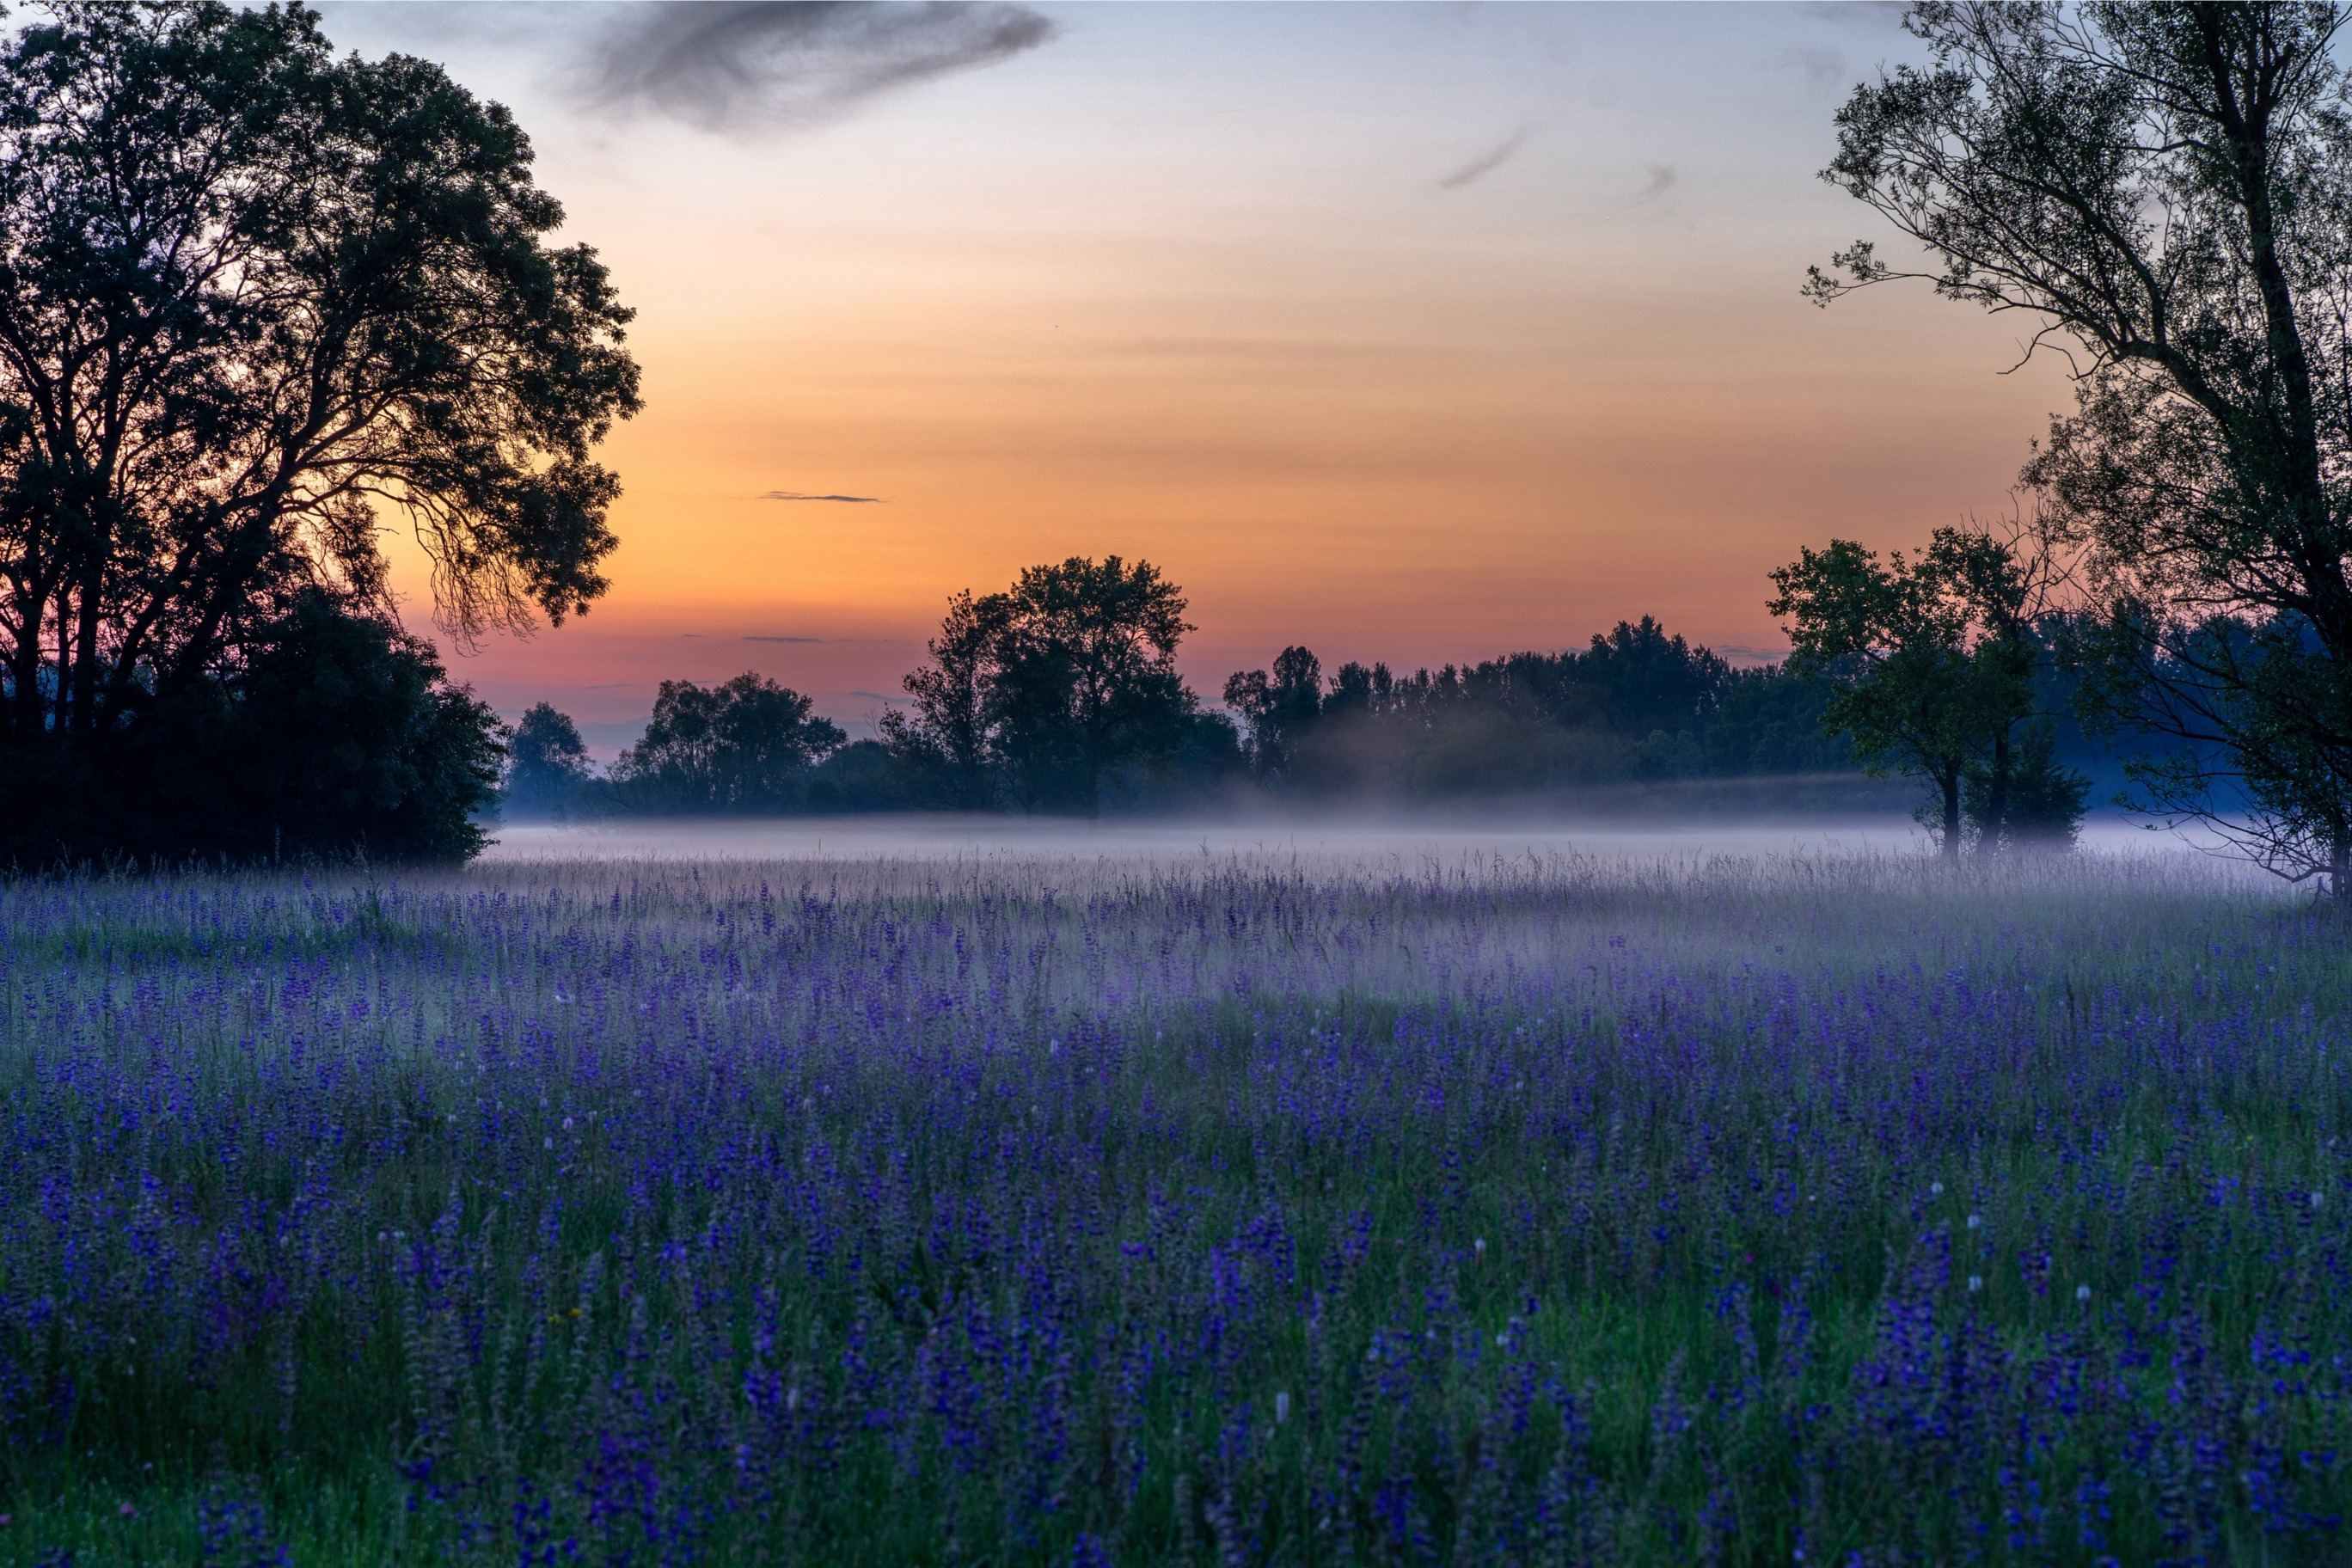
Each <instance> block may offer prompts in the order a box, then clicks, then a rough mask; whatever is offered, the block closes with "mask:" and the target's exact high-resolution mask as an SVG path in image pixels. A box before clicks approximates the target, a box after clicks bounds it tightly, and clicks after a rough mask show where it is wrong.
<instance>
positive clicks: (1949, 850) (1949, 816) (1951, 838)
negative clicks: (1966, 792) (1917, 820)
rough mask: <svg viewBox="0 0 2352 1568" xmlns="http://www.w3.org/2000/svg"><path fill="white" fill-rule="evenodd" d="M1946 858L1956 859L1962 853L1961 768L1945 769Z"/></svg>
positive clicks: (1943, 781)
mask: <svg viewBox="0 0 2352 1568" xmlns="http://www.w3.org/2000/svg"><path fill="white" fill-rule="evenodd" d="M1942 783H1943V785H1944V858H1946V859H1947V860H1956V859H1958V858H1959V854H1960V770H1959V769H1958V768H1957V767H1949V768H1946V769H1945V770H1944V777H1943V780H1942Z"/></svg>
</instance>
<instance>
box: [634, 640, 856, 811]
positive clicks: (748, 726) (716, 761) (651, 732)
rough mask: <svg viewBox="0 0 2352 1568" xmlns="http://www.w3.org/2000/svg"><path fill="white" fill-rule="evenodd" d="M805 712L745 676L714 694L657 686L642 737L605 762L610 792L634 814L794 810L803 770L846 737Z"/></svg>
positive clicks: (787, 694) (673, 684)
mask: <svg viewBox="0 0 2352 1568" xmlns="http://www.w3.org/2000/svg"><path fill="white" fill-rule="evenodd" d="M812 706H813V704H812V702H811V700H810V699H808V698H806V697H803V696H802V695H801V694H800V693H799V692H797V691H794V690H793V689H791V688H789V687H784V686H779V685H777V684H776V683H775V682H774V681H772V680H770V679H766V678H764V677H762V676H761V675H759V674H757V673H755V672H753V671H751V670H746V671H744V672H743V673H742V674H741V675H739V676H737V677H736V678H735V679H732V680H730V681H727V682H725V683H724V684H722V685H719V686H716V687H705V686H697V685H696V684H695V683H694V682H693V681H690V680H665V681H663V682H662V683H661V689H660V690H659V691H658V692H657V693H656V696H655V698H654V711H653V717H652V719H651V720H650V721H647V723H646V732H645V734H644V735H643V736H642V737H640V738H639V739H638V741H637V743H636V744H635V745H634V746H631V747H629V748H628V749H627V750H626V751H625V752H622V753H621V754H620V756H618V757H617V758H615V759H614V763H613V767H612V771H611V778H612V783H613V787H614V794H615V795H616V797H617V798H618V799H619V801H620V802H621V804H622V805H624V806H625V807H627V808H628V809H630V810H635V811H653V812H672V811H675V812H696V813H740V814H747V815H757V814H762V813H771V812H780V811H791V810H794V809H797V808H798V807H800V806H802V805H804V804H806V796H805V789H806V784H807V782H808V781H807V776H806V775H807V773H808V770H809V769H810V768H811V767H812V766H814V764H815V763H818V762H819V761H821V760H822V759H824V757H826V756H828V755H830V754H831V753H832V752H834V751H835V749H836V748H838V747H839V746H840V745H841V743H842V742H843V741H844V739H845V736H844V735H843V734H842V732H841V731H840V730H839V729H838V728H836V727H835V725H834V724H833V723H832V722H830V721H827V720H824V719H820V718H815V717H814V716H812V714H811V712H810V709H811V707H812Z"/></svg>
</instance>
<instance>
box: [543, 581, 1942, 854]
mask: <svg viewBox="0 0 2352 1568" xmlns="http://www.w3.org/2000/svg"><path fill="white" fill-rule="evenodd" d="M1023 584H1025V585H1026V592H1025V593H1024V586H1023V585H1022V584H1016V585H1015V587H1014V588H1013V589H1012V590H1009V591H1008V592H1007V594H1005V595H990V596H989V597H987V598H984V599H975V598H973V597H971V595H960V596H959V597H958V599H957V601H956V602H955V604H954V605H951V606H950V613H949V616H948V617H947V620H946V623H945V624H944V625H943V626H942V628H941V635H940V637H939V638H937V639H935V640H934V641H933V643H932V645H931V655H932V658H931V661H930V662H929V664H928V665H926V666H925V667H924V668H921V669H919V670H917V671H915V672H913V673H912V674H910V675H909V676H908V678H907V680H906V689H907V690H908V694H909V701H908V702H907V703H906V704H905V705H903V706H901V707H898V708H895V709H894V710H892V711H891V712H889V713H888V714H887V715H886V716H885V719H884V721H883V725H882V731H883V732H882V735H881V737H880V738H879V739H876V740H866V741H850V740H848V739H847V738H846V737H845V735H844V734H843V732H842V731H840V729H839V728H837V727H836V726H835V725H834V724H832V723H831V722H829V721H826V720H824V719H822V718H818V717H815V716H814V714H813V713H812V711H811V703H810V700H809V699H807V698H806V697H804V696H802V695H801V694H799V693H797V692H794V691H793V690H791V689H788V688H785V687H782V686H779V685H777V684H776V683H774V682H773V681H771V680H767V679H763V678H761V677H760V676H758V675H756V674H750V673H747V674H745V675H742V676H739V677H737V678H736V679H733V680H730V681H728V682H726V683H725V684H723V685H719V686H716V687H703V686H698V685H696V684H694V683H692V682H688V681H666V682H664V683H663V684H662V687H661V690H660V696H659V698H658V699H657V700H656V706H655V711H654V714H653V716H652V720H651V721H650V723H649V724H648V725H647V727H646V732H645V735H644V737H643V738H642V739H641V740H640V741H639V742H637V743H636V744H635V745H634V746H632V747H630V748H629V749H628V750H627V751H626V752H623V753H622V755H621V756H620V757H619V758H618V759H617V760H616V761H615V763H614V764H613V765H612V766H611V767H610V768H609V769H606V770H604V771H603V772H602V773H599V772H598V771H597V770H595V769H594V768H593V766H592V765H591V764H590V763H589V761H588V758H587V753H586V748H585V746H584V745H583V743H582V742H581V739H580V735H579V731H578V730H577V728H576V726H575V725H574V724H573V723H572V721H571V720H570V719H569V718H567V717H566V716H565V715H563V714H562V713H559V712H557V711H556V710H554V709H553V708H552V707H551V706H550V705H547V704H544V703H542V704H540V705H539V706H537V707H535V708H533V709H532V710H530V712H529V713H528V714H526V715H525V716H524V717H523V719H522V721H521V722H520V724H519V725H518V726H517V728H516V731H515V733H514V734H513V736H512V737H511V739H510V742H509V750H510V752H511V758H510V762H509V768H508V773H507V784H506V791H505V795H504V801H503V805H504V809H505V812H506V815H507V816H509V817H510V818H513V819H519V820H529V819H533V818H547V817H562V816H610V815H620V814H629V815H709V816H743V815H766V814H788V813H827V812H886V811H908V810H964V811H1024V810H1025V811H1048V812H1060V813H1069V814H1076V815H1081V816H1085V815H1095V814H1099V813H1104V812H1110V813H1125V812H1138V811H1152V810H1166V809H1171V808H1185V807H1194V808H1198V807H1203V806H1213V805H1246V804H1252V803H1256V804H1270V803H1278V802H1297V803H1300V804H1307V803H1312V804H1314V805H1318V806H1334V805H1343V806H1361V807H1399V806H1412V805H1431V804H1435V803H1444V802H1465V803H1468V802H1482V803H1496V802H1503V801H1522V802H1524V801H1532V800H1537V799H1540V798H1545V797H1558V796H1566V795H1570V794H1575V795H1580V796H1585V797H1588V798H1589V797H1591V796H1592V795H1595V794H1596V793H1601V794H1605V795H1609V796H1610V797H1611V798H1612V799H1614V800H1616V801H1618V802H1620V803H1622V804H1624V805H1639V804H1641V803H1643V802H1649V803H1653V804H1655V803H1658V802H1661V801H1664V800H1667V799H1681V800H1685V801H1698V800H1706V799H1710V798H1712V799H1717V800H1720V801H1722V802H1723V803H1724V804H1727V805H1739V806H1741V807H1744V808H1753V807H1755V806H1757V805H1780V806H1783V807H1797V808H1802V807H1805V806H1808V805H1811V806H1834V805H1844V806H1853V805H1864V804H1871V805H1878V806H1881V807H1884V806H1885V805H1891V804H1894V803H1895V801H1897V800H1898V799H1899V800H1900V801H1902V802H1903V803H1904V804H1908V802H1909V800H1910V799H1911V798H1912V795H1914V794H1916V792H1913V791H1907V790H1905V789H1903V787H1902V786H1889V785H1886V784H1879V783H1875V782H1874V781H1868V780H1865V779H1864V774H1863V771H1862V769H1861V767H1860V765H1859V764H1858V763H1856V762H1855V760H1854V759H1853V755H1852V753H1851V752H1850V751H1849V749H1848V747H1847V745H1846V743H1845V742H1844V741H1843V739H1841V738H1839V737H1836V736H1832V735H1830V734H1827V733H1825V732H1824V731H1823V727H1822V712H1823V710H1824V708H1825V706H1826V705H1827V704H1828V702H1829V701H1830V700H1831V698H1832V695H1833V687H1832V684H1831V683H1829V682H1826V681H1819V680H1808V679H1800V678H1798V677H1796V676H1794V675H1790V674H1788V673H1785V672H1784V671H1783V670H1782V669H1781V668H1780V667H1778V666H1768V667H1765V668H1752V669H1741V668H1734V667H1733V666H1732V665H1731V664H1730V662H1729V661H1728V660H1727V659H1725V658H1723V657H1721V656H1720V655H1718V654H1717V653H1715V652H1713V651H1712V650H1710V649H1708V648H1706V647H1702V646H1696V645H1694V644H1692V643H1690V642H1689V641H1688V640H1687V639H1685V638H1684V637H1678V636H1675V635H1674V634H1672V633H1670V632H1668V631H1667V630H1666V628H1665V627H1664V626H1661V625H1659V624H1658V622H1657V621H1655V620H1654V619H1653V618H1651V617H1650V616H1643V617H1642V618H1641V619H1640V620H1638V621H1620V622H1619V623H1618V624H1617V625H1616V626H1614V627H1612V629H1611V630H1609V631H1608V632H1606V633H1601V634H1596V635H1594V636H1593V637H1592V638H1591V642H1590V645H1589V646H1588V647H1584V648H1582V649H1577V650H1570V651H1566V652H1560V653H1540V652H1522V653H1512V654H1505V655H1502V656H1499V657H1496V658H1489V659H1486V660H1483V661H1480V662H1478V663H1475V664H1462V665H1452V664H1449V665H1446V666H1444V667H1443V668H1438V669H1435V670H1431V669H1427V668H1419V669H1415V670H1413V671H1412V673H1410V674H1400V673H1398V672H1396V671H1395V670H1393V669H1391V668H1390V666H1388V665H1387V664H1385V663H1375V664H1370V665H1365V664H1362V663H1357V662H1349V663H1346V664H1342V665H1340V666H1339V668H1337V669H1334V670H1329V671H1327V670H1326V669H1325V668H1324V667H1323V664H1322V662H1321V660H1320V659H1318V658H1317V656H1316V655H1315V654H1314V652H1312V651H1311V650H1310V649H1308V648H1306V647H1286V648H1284V649H1283V650H1282V651H1281V653H1280V654H1279V655H1277V656H1276V658H1274V660H1273V661H1272V664H1271V667H1270V668H1264V669H1253V670H1243V671H1239V672H1236V673H1234V675H1233V676H1232V677H1231V678H1230V679H1227V680H1226V681H1225V683H1224V685H1223V689H1222V691H1221V692H1220V694H1219V695H1220V696H1221V697H1222V699H1223V704H1222V706H1221V707H1220V706H1212V705H1211V704H1209V703H1208V702H1205V701H1204V700H1202V698H1201V697H1200V695H1199V694H1198V693H1196V692H1194V691H1193V690H1192V689H1191V688H1190V687H1189V686H1188V685H1186V684H1185V683H1184V682H1182V681H1181V679H1177V678H1176V677H1175V675H1174V671H1173V658H1174V653H1175V648H1176V646H1177V641H1178V639H1179V638H1180V637H1181V634H1182V632H1184V631H1186V630H1189V629H1190V628H1189V627H1188V626H1183V625H1182V623H1181V618H1179V617H1181V611H1182V608H1183V600H1182V599H1181V596H1179V595H1177V593H1176V590H1175V589H1174V587H1173V585H1172V584H1167V583H1166V582H1165V580H1164V579H1162V578H1160V576H1159V574H1157V572H1156V571H1155V570H1154V569H1153V568H1152V567H1151V566H1150V564H1149V563H1136V564H1135V565H1134V566H1132V567H1129V566H1126V565H1125V564H1124V563H1121V562H1120V561H1119V560H1118V558H1117V557H1112V558H1110V559H1109V560H1108V561H1105V562H1103V563H1100V564H1099V565H1097V563H1094V562H1091V561H1086V560H1082V559H1081V560H1072V561H1069V562H1065V563H1061V564H1060V565H1058V566H1046V567H1038V568H1034V569H1032V571H1031V572H1029V573H1027V574H1024V579H1023ZM1122 605H1125V608H1124V609H1122V607H1121V606H1122ZM1155 615H1156V616H1158V621H1157V624H1154V623H1153V617H1154V616H1155ZM1768 780H1769V781H1770V785H1769V788H1767V789H1759V788H1758V787H1756V786H1757V785H1758V784H1761V783H1762V781H1768ZM1710 781H1722V782H1725V783H1727V782H1729V781H1746V782H1747V784H1748V787H1747V788H1744V789H1741V788H1716V789H1713V790H1710V789H1708V788H1706V787H1704V786H1706V784H1708V783H1709V782H1710ZM1692 785H1698V786H1702V787H1699V788H1696V789H1694V788H1691V787H1688V786H1692ZM1673 786H1682V787H1673ZM1891 791H1892V792H1893V793H1890V792H1891Z"/></svg>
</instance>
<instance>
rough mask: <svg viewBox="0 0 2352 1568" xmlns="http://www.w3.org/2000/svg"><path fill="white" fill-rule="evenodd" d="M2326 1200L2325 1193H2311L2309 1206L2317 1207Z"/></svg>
mask: <svg viewBox="0 0 2352 1568" xmlns="http://www.w3.org/2000/svg"><path fill="white" fill-rule="evenodd" d="M2326 1202H2327V1194H2326V1193H2314V1194H2311V1206H2312V1207H2313V1208H2318V1207H2320V1206H2321V1205H2325V1204H2326Z"/></svg>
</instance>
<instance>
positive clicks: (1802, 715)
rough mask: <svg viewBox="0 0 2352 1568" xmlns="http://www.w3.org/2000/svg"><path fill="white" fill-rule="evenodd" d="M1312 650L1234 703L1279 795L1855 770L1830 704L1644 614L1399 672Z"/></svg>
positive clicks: (1463, 791) (1389, 798)
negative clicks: (1525, 647) (1540, 648)
mask: <svg viewBox="0 0 2352 1568" xmlns="http://www.w3.org/2000/svg"><path fill="white" fill-rule="evenodd" d="M1320 678H1321V661H1320V660H1318V658H1316V657H1315V655H1314V654H1313V653H1312V652H1311V651H1309V650H1308V649H1307V648H1304V647H1288V648H1285V649H1284V650H1283V652H1282V654H1281V655H1280V656H1279V657H1278V658H1276V660H1275V664H1274V668H1273V671H1272V673H1271V674H1269V673H1268V672H1267V671H1265V670H1242V671H1239V672H1237V673H1235V674H1234V676H1232V677H1231V678H1230V679H1228V680H1227V681H1226V682H1225V690H1224V695H1225V700H1226V703H1227V704H1228V706H1230V707H1231V708H1233V709H1234V711H1235V712H1236V713H1237V714H1238V715H1239V716H1240V719H1241V721H1242V722H1243V724H1244V726H1245V727H1246V731H1247V740H1246V749H1247V752H1248V754H1249V758H1250V762H1251V765H1252V768H1253V771H1254V772H1255V773H1256V774H1257V776H1258V778H1259V779H1260V781H1261V782H1262V783H1263V784H1265V785H1266V786H1267V787H1268V788H1270V789H1272V790H1273V791H1275V792H1276V793H1277V794H1280V795H1287V796H1291V797H1294V798H1297V797H1320V798H1323V799H1327V800H1328V799H1341V800H1357V801H1368V802H1370V801H1381V802H1388V803H1402V802H1406V801H1421V802H1434V801H1442V800H1446V799H1453V798H1473V797H1485V798H1488V799H1492V798H1495V797H1498V796H1520V797H1526V796H1533V795H1556V794H1559V793H1562V792H1568V791H1591V790H1593V789H1606V788H1612V787H1614V786H1629V787H1631V788H1633V789H1635V790H1643V789H1648V788H1652V787H1654V786H1657V785H1662V784H1675V783H1685V782H1688V781H1693V780H1697V779H1703V778H1710V777H1713V778H1732V777H1741V776H1752V775H1757V774H1769V773H1784V774H1785V773H1839V772H1848V771H1850V770H1851V769H1852V768H1853V759H1852V758H1851V756H1849V755H1848V754H1847V752H1846V750H1845V748H1844V747H1843V746H1842V745H1840V744H1839V743H1838V742H1835V741H1833V740H1831V739H1829V738H1827V737H1825V736H1824V735H1823V734H1822V731H1821V723H1820V720H1821V712H1822V707H1823V705H1824V704H1825V703H1826V701H1827V700H1828V694H1827V693H1824V692H1820V691H1818V690H1817V689H1815V688H1814V687H1813V686H1811V684H1809V683H1807V682H1805V681H1803V680H1801V679H1796V678H1794V677H1793V676H1790V675H1787V674H1785V673H1783V672H1782V671H1780V669H1778V668H1766V669H1751V670H1735V669H1733V668H1731V666H1730V665H1729V663H1728V662H1727V661H1726V660H1725V659H1724V658H1721V657H1720V656H1719V655H1717V654H1716V653H1715V652H1713V651H1712V650H1711V649H1708V648H1706V647H1693V646H1692V645H1691V644H1690V643H1689V642H1687V641H1686V640H1685V639H1684V638H1683V637H1678V636H1672V635H1669V634H1668V633H1667V631H1666V630H1665V628H1664V626H1660V625H1659V624H1658V623H1657V622H1656V621H1655V620H1654V619H1653V618H1652V617H1650V616H1643V617H1642V618H1641V619H1640V620H1639V621H1620V622H1618V623H1617V625H1616V626H1614V627H1612V629H1611V630H1609V631H1607V632H1605V633H1597V634H1595V635H1594V636H1593V637H1592V638H1591V644H1590V646H1589V647H1586V648H1584V649H1581V650H1570V651H1568V652H1563V653H1558V654H1546V653H1534V652H1527V653H1515V654H1508V655H1506V656H1504V657H1503V658H1495V659H1487V660H1485V661H1482V662H1480V663H1477V664H1474V665H1463V666H1454V665H1447V666H1445V667H1444V668H1442V669H1438V670H1435V671H1431V670H1428V669H1420V670H1416V671H1414V672H1413V673H1412V674H1411V675H1407V676H1399V675H1397V674H1395V673H1394V672H1392V671H1391V669H1390V668H1389V667H1388V666H1387V665H1385V664H1375V665H1370V666H1367V665H1363V664H1360V663H1353V662H1350V663H1349V664H1345V665H1342V666H1341V667H1340V668H1339V670H1338V672H1337V673H1335V674H1334V675H1332V676H1331V677H1330V678H1329V679H1328V682H1325V681H1323V680H1322V679H1320Z"/></svg>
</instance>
